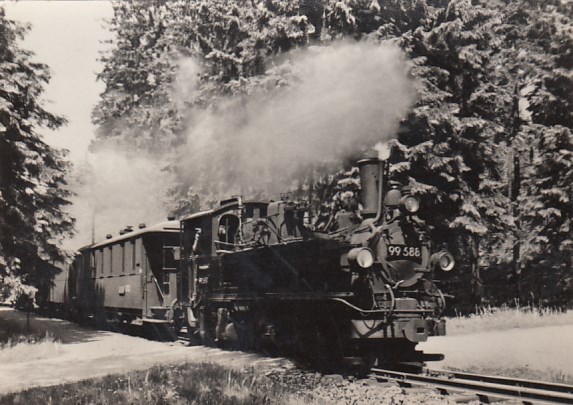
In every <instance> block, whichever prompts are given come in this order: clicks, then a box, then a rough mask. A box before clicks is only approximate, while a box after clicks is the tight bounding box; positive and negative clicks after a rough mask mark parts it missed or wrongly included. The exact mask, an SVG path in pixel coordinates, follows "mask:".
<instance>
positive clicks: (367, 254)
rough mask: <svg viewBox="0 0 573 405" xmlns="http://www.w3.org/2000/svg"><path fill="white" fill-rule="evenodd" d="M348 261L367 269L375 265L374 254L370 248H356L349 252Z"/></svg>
mask: <svg viewBox="0 0 573 405" xmlns="http://www.w3.org/2000/svg"><path fill="white" fill-rule="evenodd" d="M348 261H350V262H355V263H356V264H358V265H359V266H360V267H362V268H363V269H367V268H369V267H370V266H372V265H373V264H374V253H373V252H372V251H371V250H370V249H368V248H354V249H351V250H350V252H348Z"/></svg>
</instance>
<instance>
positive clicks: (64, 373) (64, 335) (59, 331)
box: [0, 307, 288, 394]
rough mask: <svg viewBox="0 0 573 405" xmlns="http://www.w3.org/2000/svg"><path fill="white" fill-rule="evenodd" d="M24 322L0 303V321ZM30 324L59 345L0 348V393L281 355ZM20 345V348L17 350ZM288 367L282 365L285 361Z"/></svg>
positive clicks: (247, 363)
mask: <svg viewBox="0 0 573 405" xmlns="http://www.w3.org/2000/svg"><path fill="white" fill-rule="evenodd" d="M1 319H8V320H19V321H20V322H22V324H25V323H26V313H24V312H19V311H15V310H13V309H10V308H5V307H0V320H1ZM30 327H31V328H32V329H33V330H35V331H40V332H41V333H42V334H44V333H45V331H49V333H50V334H51V335H52V336H54V338H55V340H56V341H61V343H47V344H42V345H37V346H38V347H34V346H36V345H24V346H23V348H18V347H17V346H16V347H14V348H13V349H7V350H6V349H5V350H2V351H1V352H0V394H4V393H8V392H15V391H19V390H22V389H24V388H28V387H33V386H49V385H56V384H61V383H66V382H72V381H79V380H83V379H87V378H92V377H98V376H103V375H107V374H115V373H123V372H126V371H129V370H144V369H147V368H150V367H152V366H154V365H157V364H174V363H181V362H185V361H188V362H206V361H207V362H212V363H219V364H224V365H227V366H230V367H237V368H241V367H257V368H259V367H262V366H264V367H269V369H270V368H273V367H278V366H281V365H284V364H285V363H288V362H287V361H286V360H284V359H268V358H262V357H260V356H257V355H254V354H246V353H241V352H225V351H222V350H219V349H214V348H206V347H199V346H195V347H186V346H184V345H182V344H180V343H166V342H155V341H150V340H146V339H142V338H138V337H133V336H127V335H122V334H118V333H113V332H106V331H96V330H91V329H87V328H83V327H81V326H78V325H75V324H72V323H70V322H66V321H63V320H59V319H51V318H43V317H39V316H34V315H32V316H31V322H30ZM22 349H24V350H25V351H26V352H25V353H22ZM287 366H288V365H287Z"/></svg>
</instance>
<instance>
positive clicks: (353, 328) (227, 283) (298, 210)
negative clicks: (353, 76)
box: [179, 158, 454, 368]
mask: <svg viewBox="0 0 573 405" xmlns="http://www.w3.org/2000/svg"><path fill="white" fill-rule="evenodd" d="M358 167H359V170H360V177H361V184H362V203H363V208H362V210H361V211H360V212H359V213H354V212H344V211H342V212H338V213H337V214H336V217H335V218H331V221H329V223H330V224H333V223H335V224H336V225H335V226H329V227H327V228H326V229H325V230H321V231H319V230H316V229H313V227H311V226H308V225H306V224H305V208H304V207H302V206H298V205H297V204H294V203H292V202H289V201H286V200H283V201H275V202H270V203H266V202H252V201H251V202H248V201H242V199H241V198H234V199H230V200H227V201H223V202H222V203H221V205H220V206H219V207H217V208H214V209H212V210H209V211H204V212H200V213H195V214H192V215H189V216H187V217H184V218H182V219H181V235H182V238H181V241H182V244H181V254H182V258H183V262H182V268H181V280H180V281H181V282H180V293H179V297H180V301H179V308H180V312H179V313H180V314H181V316H182V317H184V318H185V321H186V322H187V326H188V331H189V333H190V338H191V339H192V340H194V341H197V342H201V343H203V344H207V345H215V344H216V345H223V346H232V347H237V348H240V349H243V350H253V349H255V350H261V349H262V350H267V351H275V350H277V351H279V352H283V353H284V352H285V351H286V352H287V353H295V354H302V355H303V356H305V357H311V358H312V359H313V360H318V361H327V362H332V364H341V363H343V364H351V365H358V366H360V367H366V368H368V367H370V366H372V365H373V364H374V363H375V362H378V363H385V362H388V363H395V362H404V361H409V362H422V361H424V360H432V359H439V358H441V357H440V356H439V355H424V354H422V353H420V352H417V351H416V350H415V346H416V344H417V343H418V342H422V341H425V340H426V339H427V338H428V336H431V335H443V334H445V322H444V321H443V320H442V319H441V318H440V315H441V313H442V311H443V309H444V305H445V301H444V297H443V295H442V293H441V292H440V290H439V289H438V288H437V287H436V285H435V284H434V282H433V274H434V271H436V270H443V271H449V270H451V269H452V268H453V267H454V259H453V257H452V255H451V254H450V253H448V252H447V251H439V252H436V251H434V247H433V246H432V242H431V240H430V237H429V233H428V230H427V229H426V227H425V225H424V223H423V221H422V220H420V219H419V218H418V217H417V216H416V212H417V211H418V209H419V208H420V203H419V200H418V199H417V198H416V197H415V196H413V195H412V194H411V193H410V191H409V188H408V187H404V186H401V185H400V184H398V183H393V182H389V181H388V173H387V171H388V168H387V164H386V163H385V162H382V161H379V160H378V159H377V158H365V159H363V160H361V161H359V162H358Z"/></svg>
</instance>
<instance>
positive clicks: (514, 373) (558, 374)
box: [452, 367, 573, 385]
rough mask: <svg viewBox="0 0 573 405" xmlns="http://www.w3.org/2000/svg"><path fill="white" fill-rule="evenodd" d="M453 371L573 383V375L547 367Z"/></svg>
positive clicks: (476, 368) (454, 369) (479, 368)
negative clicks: (542, 369)
mask: <svg viewBox="0 0 573 405" xmlns="http://www.w3.org/2000/svg"><path fill="white" fill-rule="evenodd" d="M452 370H453V371H462V372H467V373H476V374H485V375H495V376H500V377H510V378H521V379H524V380H534V381H548V382H552V383H556V384H568V385H573V375H570V374H566V373H564V372H563V371H561V370H554V369H547V370H545V371H539V370H532V369H530V368H527V367H515V368H493V367H491V368H487V367H485V368H483V367H469V368H467V369H464V370H460V369H456V368H452Z"/></svg>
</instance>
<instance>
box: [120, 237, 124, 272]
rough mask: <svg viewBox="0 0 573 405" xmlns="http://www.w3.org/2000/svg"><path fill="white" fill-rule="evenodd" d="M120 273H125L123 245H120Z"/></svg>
mask: <svg viewBox="0 0 573 405" xmlns="http://www.w3.org/2000/svg"><path fill="white" fill-rule="evenodd" d="M120 247H121V272H122V273H124V272H125V243H121V245H120Z"/></svg>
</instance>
